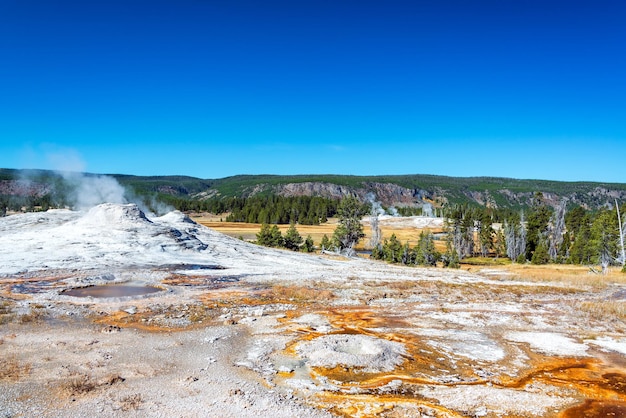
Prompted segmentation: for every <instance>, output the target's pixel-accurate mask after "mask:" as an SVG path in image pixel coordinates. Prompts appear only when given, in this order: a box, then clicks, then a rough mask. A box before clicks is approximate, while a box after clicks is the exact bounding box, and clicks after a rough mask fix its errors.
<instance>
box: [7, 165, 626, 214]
mask: <svg viewBox="0 0 626 418" xmlns="http://www.w3.org/2000/svg"><path fill="white" fill-rule="evenodd" d="M84 176H87V177H88V176H98V175H97V174H84ZM109 176H111V177H114V178H115V179H117V180H118V181H119V183H121V184H122V185H123V186H124V187H125V188H126V189H127V190H128V191H129V195H133V196H137V197H140V198H142V199H149V200H150V201H161V202H166V203H168V204H169V205H171V206H173V207H174V208H176V209H180V210H208V211H211V212H216V213H223V212H228V211H230V210H231V209H232V208H233V207H234V204H235V201H233V199H239V198H253V197H273V196H284V197H290V196H294V195H308V196H311V197H321V198H326V199H334V200H337V199H341V198H343V197H347V196H350V195H354V196H358V197H359V198H360V199H361V200H365V199H366V197H367V196H370V195H371V196H373V197H374V199H377V200H380V201H381V202H382V203H383V204H384V205H387V206H391V205H393V206H396V207H419V206H420V205H423V204H425V203H431V204H433V205H435V207H450V206H454V205H463V204H467V205H470V206H475V207H496V208H499V209H505V208H509V209H513V210H519V209H527V208H529V207H530V206H531V205H532V199H533V196H534V194H535V193H536V192H541V193H542V194H543V195H544V196H545V199H546V202H547V204H548V205H550V206H551V207H556V206H557V205H558V203H559V202H560V201H561V200H562V199H563V198H567V200H568V205H569V207H574V206H577V205H580V206H583V207H585V208H586V209H592V210H597V209H600V208H602V207H608V205H610V204H611V201H612V200H613V199H615V198H617V199H619V200H626V184H617V183H611V184H608V183H596V182H559V181H550V180H520V179H510V178H497V177H448V176H436V175H423V174H416V175H395V176H345V175H331V174H328V175H293V176H281V175H239V176H232V177H226V178H222V179H199V178H195V177H189V176H131V175H123V174H111V175H109ZM22 179H25V181H28V182H30V184H31V185H33V188H32V190H39V191H42V190H44V191H45V190H48V191H47V192H46V193H43V194H42V193H35V192H15V187H12V185H14V183H15V182H17V181H22ZM307 184H308V185H307ZM291 186H299V187H291ZM307 186H310V187H308V188H307ZM67 188H68V185H67V184H65V183H64V180H63V177H62V176H61V175H60V174H59V173H56V172H53V171H48V170H11V169H0V201H1V202H4V203H8V204H10V205H12V206H13V207H18V206H21V207H34V206H41V205H40V204H39V203H41V202H35V200H36V199H39V200H41V199H42V198H43V199H44V202H48V203H47V204H49V205H51V206H53V207H54V206H56V205H62V204H64V203H66V196H65V193H66V192H67ZM294 189H297V190H296V192H294ZM46 194H47V196H46V197H44V195H46Z"/></svg>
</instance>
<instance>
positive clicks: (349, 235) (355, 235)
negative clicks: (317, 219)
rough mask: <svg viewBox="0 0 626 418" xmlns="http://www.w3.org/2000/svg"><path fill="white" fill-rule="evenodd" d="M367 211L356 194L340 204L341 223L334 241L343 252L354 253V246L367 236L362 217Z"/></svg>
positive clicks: (338, 211) (338, 210) (338, 209)
mask: <svg viewBox="0 0 626 418" xmlns="http://www.w3.org/2000/svg"><path fill="white" fill-rule="evenodd" d="M366 212H367V211H366V208H365V207H364V205H363V204H362V203H361V202H359V200H358V199H357V198H356V197H354V196H349V197H346V198H345V199H343V200H342V201H341V203H340V204H339V207H338V208H337V217H338V218H339V225H338V226H337V228H336V229H335V232H334V233H333V242H334V244H335V245H336V247H337V248H338V249H339V250H340V251H341V252H344V253H345V254H347V255H350V256H352V255H354V246H355V245H356V244H357V243H358V242H359V240H360V239H361V238H363V237H364V236H365V234H364V233H363V225H362V224H361V217H362V216H363V215H364V214H365V213H366Z"/></svg>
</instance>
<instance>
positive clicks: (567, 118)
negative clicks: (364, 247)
mask: <svg viewBox="0 0 626 418" xmlns="http://www.w3.org/2000/svg"><path fill="white" fill-rule="evenodd" d="M625 162H626V2H623V1H605V0H596V1H586V2H580V1H558V2H557V1H549V0H546V1H508V0H494V1H481V0H476V1H448V0H431V1H419V0H413V1H396V0H385V1H367V0H360V1H341V0H334V1H326V0H314V1H308V0H302V1H300V0H298V1H294V0H290V1H273V0H267V1H239V0H219V1H218V0H177V1H173V0H172V1H159V0H150V1H139V0H137V1H135V0H107V1H98V0H89V1H84V0H80V1H69V0H59V1H49V0H39V1H35V0H0V167H4V168H53V169H78V170H84V171H89V172H93V173H122V174H136V175H169V174H182V175H190V176H196V177H201V178H220V177H225V176H229V175H235V174H261V173H266V174H314V173H329V174H355V175H378V174H440V175H449V176H483V175H484V176H502V177H513V178H531V179H551V180H567V181H574V180H592V181H600V182H621V183H626V163H625Z"/></svg>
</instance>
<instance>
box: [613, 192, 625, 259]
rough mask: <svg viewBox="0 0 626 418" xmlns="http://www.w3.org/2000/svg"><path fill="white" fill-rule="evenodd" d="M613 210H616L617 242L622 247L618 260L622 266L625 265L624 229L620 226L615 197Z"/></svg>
mask: <svg viewBox="0 0 626 418" xmlns="http://www.w3.org/2000/svg"><path fill="white" fill-rule="evenodd" d="M615 210H616V211H617V224H618V225H619V243H620V246H621V249H622V254H621V255H620V259H621V260H619V261H620V262H621V263H622V268H623V267H624V266H625V265H626V253H625V252H624V229H623V228H622V217H621V215H620V213H619V205H618V204H617V199H615Z"/></svg>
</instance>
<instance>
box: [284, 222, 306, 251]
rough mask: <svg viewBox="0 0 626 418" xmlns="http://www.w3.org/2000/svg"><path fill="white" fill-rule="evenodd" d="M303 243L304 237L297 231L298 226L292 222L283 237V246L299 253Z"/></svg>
mask: <svg viewBox="0 0 626 418" xmlns="http://www.w3.org/2000/svg"><path fill="white" fill-rule="evenodd" d="M302 242H303V239H302V236H300V233H299V232H298V230H297V229H296V225H295V224H294V223H293V222H292V223H291V224H290V225H289V229H287V231H286V232H285V236H284V237H283V246H284V247H285V248H287V249H288V250H292V251H298V250H299V249H300V245H302Z"/></svg>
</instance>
